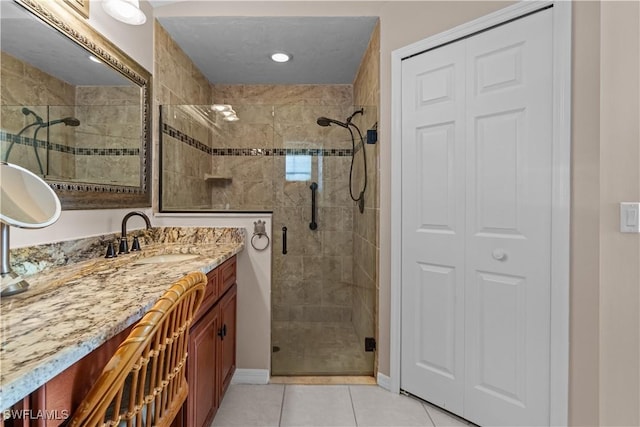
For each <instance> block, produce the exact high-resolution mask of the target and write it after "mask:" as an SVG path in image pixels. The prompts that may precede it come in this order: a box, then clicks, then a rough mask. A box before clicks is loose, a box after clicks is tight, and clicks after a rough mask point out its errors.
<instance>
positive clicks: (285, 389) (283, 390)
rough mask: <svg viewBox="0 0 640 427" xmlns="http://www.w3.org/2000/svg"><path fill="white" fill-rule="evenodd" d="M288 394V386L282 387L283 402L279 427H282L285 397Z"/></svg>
mask: <svg viewBox="0 0 640 427" xmlns="http://www.w3.org/2000/svg"><path fill="white" fill-rule="evenodd" d="M286 392H287V385H286V384H284V387H282V402H281V403H280V419H278V427H282V412H283V411H284V396H285V394H286Z"/></svg>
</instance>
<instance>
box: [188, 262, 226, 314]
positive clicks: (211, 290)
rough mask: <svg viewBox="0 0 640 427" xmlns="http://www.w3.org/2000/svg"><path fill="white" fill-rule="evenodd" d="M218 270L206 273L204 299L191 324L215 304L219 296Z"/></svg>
mask: <svg viewBox="0 0 640 427" xmlns="http://www.w3.org/2000/svg"><path fill="white" fill-rule="evenodd" d="M219 271H220V269H219V268H216V269H214V270H211V271H210V272H208V273H207V288H206V289H205V291H204V299H203V300H202V305H201V306H200V308H199V309H198V312H197V313H196V315H195V316H194V318H193V323H192V324H194V325H195V323H196V322H197V321H198V320H199V319H200V318H201V317H202V316H203V315H204V314H205V313H206V312H207V311H209V309H210V308H211V307H212V306H213V304H215V302H216V301H217V300H218V297H219V296H220V292H219V289H220V285H219V280H218V279H219V277H220V274H219Z"/></svg>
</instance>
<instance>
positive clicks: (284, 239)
mask: <svg viewBox="0 0 640 427" xmlns="http://www.w3.org/2000/svg"><path fill="white" fill-rule="evenodd" d="M286 254H287V227H282V255H286Z"/></svg>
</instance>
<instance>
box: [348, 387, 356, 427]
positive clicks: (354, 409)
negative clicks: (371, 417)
mask: <svg viewBox="0 0 640 427" xmlns="http://www.w3.org/2000/svg"><path fill="white" fill-rule="evenodd" d="M347 390H348V391H349V400H351V410H352V411H353V420H354V421H355V422H356V427H358V416H357V415H356V407H355V406H354V404H353V395H352V394H351V386H350V385H348V386H347Z"/></svg>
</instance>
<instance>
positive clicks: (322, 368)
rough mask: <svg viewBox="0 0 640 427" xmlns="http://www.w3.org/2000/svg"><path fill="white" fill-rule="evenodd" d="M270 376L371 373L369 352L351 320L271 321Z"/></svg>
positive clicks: (371, 366)
mask: <svg viewBox="0 0 640 427" xmlns="http://www.w3.org/2000/svg"><path fill="white" fill-rule="evenodd" d="M271 341H272V344H273V346H275V347H278V349H279V350H278V351H277V352H274V353H272V354H271V372H272V374H273V375H327V374H333V375H335V374H340V375H373V355H374V354H373V353H371V352H369V353H367V352H365V351H364V342H361V340H360V339H358V336H357V334H356V332H355V330H354V328H353V325H352V324H351V322H298V321H291V322H282V321H277V322H273V323H272V337H271Z"/></svg>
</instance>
